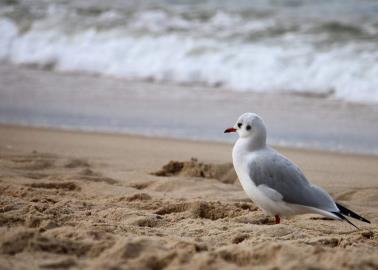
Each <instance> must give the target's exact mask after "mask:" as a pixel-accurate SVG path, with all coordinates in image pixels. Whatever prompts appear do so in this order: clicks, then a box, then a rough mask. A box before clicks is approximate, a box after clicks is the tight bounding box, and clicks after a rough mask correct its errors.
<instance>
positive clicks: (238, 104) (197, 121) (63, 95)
mask: <svg viewBox="0 0 378 270" xmlns="http://www.w3.org/2000/svg"><path fill="white" fill-rule="evenodd" d="M0 85H1V86H0V123H20V124H25V125H28V126H44V127H56V128H60V127H67V128H70V129H85V130H95V131H105V132H106V131H109V132H110V133H113V132H116V133H132V134H144V135H148V136H151V137H156V136H158V137H169V138H180V139H191V140H203V141H213V140H216V141H225V142H232V140H233V139H232V138H231V137H229V136H224V134H223V130H224V129H225V127H227V126H230V125H232V124H233V123H234V121H235V120H236V119H237V117H238V116H239V115H240V114H241V113H244V112H247V111H253V112H256V113H258V114H259V115H261V116H262V117H263V119H264V121H265V122H266V125H267V127H268V143H270V144H273V145H283V146H289V147H296V148H297V147H299V148H309V149H325V150H327V149H329V150H332V151H337V152H351V153H354V152H357V153H366V154H375V155H377V154H378V144H377V143H378V142H377V138H378V125H374V124H372V123H378V106H371V105H362V104H348V103H344V102H338V101H334V100H328V99H315V98H305V97H300V96H295V95H274V94H262V93H252V92H240V93H236V92H233V91H226V90H222V89H211V88H206V87H202V86H180V85H172V84H160V83H158V84H156V83H151V82H150V83H148V82H138V81H125V80H119V79H114V78H106V77H96V76H88V75H84V74H79V75H78V74H60V73H54V72H51V71H44V70H33V69H28V68H25V67H19V66H17V67H16V66H7V65H0ZM25 97H28V98H27V99H25ZM173 111H174V112H176V113H175V114H172V112H173Z"/></svg>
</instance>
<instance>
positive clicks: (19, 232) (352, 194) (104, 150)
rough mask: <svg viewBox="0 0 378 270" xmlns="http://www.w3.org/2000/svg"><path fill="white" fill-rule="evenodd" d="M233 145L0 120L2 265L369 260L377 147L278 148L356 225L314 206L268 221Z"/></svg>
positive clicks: (214, 265)
mask: <svg viewBox="0 0 378 270" xmlns="http://www.w3.org/2000/svg"><path fill="white" fill-rule="evenodd" d="M231 149H232V145H231V144H222V143H209V142H193V141H184V140H173V139H155V138H144V137H138V136H128V135H112V134H100V133H84V132H70V131H59V130H50V129H34V128H25V127H14V126H0V168H1V169H0V194H1V196H0V226H1V227H0V269H251V268H253V269H377V268H378V256H377V254H378V252H377V251H378V240H377V235H378V226H377V225H376V224H377V222H378V210H377V209H378V180H377V179H378V166H377V164H378V157H376V156H367V155H352V154H348V155H347V154H337V153H329V152H321V151H309V150H298V149H287V148H280V151H282V152H283V153H284V154H285V155H287V156H288V157H289V158H290V159H292V160H293V161H295V162H296V163H297V164H298V165H299V166H300V167H301V168H302V170H303V171H304V172H305V174H306V175H307V176H308V178H309V179H310V180H311V181H312V182H314V183H316V184H319V185H321V186H322V187H323V188H325V189H326V190H327V191H329V192H330V194H331V195H332V196H333V197H334V198H335V199H336V200H337V201H339V202H340V203H342V204H344V205H346V206H348V207H349V208H351V209H353V210H355V211H356V212H358V213H360V214H361V215H363V216H365V217H366V218H368V219H369V220H371V222H372V224H370V225H369V224H364V223H361V222H358V221H356V222H355V223H356V225H357V226H359V227H360V230H356V229H354V228H353V227H352V226H350V225H349V224H347V223H344V222H340V221H333V220H326V219H323V218H321V217H319V216H316V215H302V216H297V217H293V218H291V219H284V220H283V222H282V224H279V225H275V224H274V219H273V218H272V217H267V216H265V215H264V214H263V213H262V211H261V210H259V209H257V208H256V207H255V205H254V204H253V202H251V201H250V200H249V199H248V198H247V197H246V195H245V194H244V192H243V191H242V189H241V187H240V185H239V183H238V181H237V179H236V176H235V173H234V171H233V169H232V166H231V164H230V162H231ZM167 164H168V165H167Z"/></svg>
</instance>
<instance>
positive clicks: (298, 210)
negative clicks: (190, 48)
mask: <svg viewBox="0 0 378 270" xmlns="http://www.w3.org/2000/svg"><path fill="white" fill-rule="evenodd" d="M231 132H237V133H238V135H239V138H238V140H237V141H236V143H235V145H234V147H233V150H232V160H233V165H234V168H235V171H236V174H237V175H238V178H239V181H240V183H241V185H242V187H243V189H244V191H245V193H247V195H248V197H249V198H250V199H251V200H252V201H254V203H255V204H256V205H257V206H258V207H259V208H260V209H262V210H263V211H264V212H265V213H266V214H268V215H272V216H274V217H275V223H276V224H279V223H280V217H288V216H293V215H299V214H305V213H315V214H320V215H323V216H325V217H328V218H331V219H337V220H344V221H346V222H348V223H349V224H351V225H352V226H354V227H355V228H357V229H358V227H357V226H356V225H354V224H353V223H352V222H351V221H350V220H349V219H347V218H346V216H348V217H352V218H355V219H358V220H360V221H363V222H366V223H370V221H368V220H367V219H365V218H363V217H361V216H359V215H358V214H356V213H354V212H353V211H351V210H349V209H347V208H346V207H344V206H342V205H341V204H339V203H337V202H335V201H334V200H333V199H332V197H331V196H330V195H329V194H328V193H327V192H326V191H325V190H323V189H322V188H321V187H318V186H316V185H314V184H311V183H310V182H309V181H308V180H307V178H306V177H305V175H304V174H303V172H302V171H301V170H300V168H299V167H298V166H297V165H295V164H294V163H293V162H291V161H290V160H289V159H288V158H286V157H285V156H283V155H282V154H280V153H278V152H277V151H276V150H274V149H273V148H271V147H269V146H268V145H267V144H266V137H267V132H266V128H265V124H264V121H263V119H262V118H261V117H260V116H258V115H257V114H255V113H244V114H242V115H241V116H240V117H239V119H238V121H237V122H236V124H235V125H234V127H232V128H227V129H226V130H225V131H224V133H231Z"/></svg>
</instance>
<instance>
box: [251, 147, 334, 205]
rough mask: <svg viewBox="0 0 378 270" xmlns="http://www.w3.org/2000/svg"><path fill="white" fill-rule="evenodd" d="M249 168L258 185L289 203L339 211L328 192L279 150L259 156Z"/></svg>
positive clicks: (273, 196) (272, 195) (275, 197)
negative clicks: (310, 180) (310, 181)
mask: <svg viewBox="0 0 378 270" xmlns="http://www.w3.org/2000/svg"><path fill="white" fill-rule="evenodd" d="M249 168H250V172H249V176H250V178H251V179H252V181H253V182H254V183H255V185H256V186H257V187H259V188H260V189H261V188H262V190H263V191H264V192H265V193H268V196H270V197H272V198H274V199H277V197H279V199H282V200H283V201H285V202H288V203H293V204H299V205H305V206H310V207H315V208H319V209H323V210H326V211H331V212H332V211H338V209H337V207H336V205H335V203H334V201H333V199H332V198H331V196H330V195H329V194H328V193H327V192H325V191H324V190H323V189H321V188H320V187H318V186H315V185H312V184H311V183H309V182H308V181H307V179H306V177H305V176H304V174H303V173H302V171H301V170H300V169H299V168H298V167H297V166H296V165H295V164H294V163H292V162H291V161H290V160H288V159H287V158H285V157H284V156H282V155H280V154H278V153H275V152H273V153H271V154H269V155H263V156H261V157H259V158H255V159H254V160H252V162H251V163H250V166H249ZM269 189H270V192H269V191H268V190H269ZM271 189H273V190H271ZM267 191H268V192H267ZM276 192H278V193H279V194H277V193H276ZM269 193H270V194H269ZM274 193H275V194H274ZM280 195H281V196H280Z"/></svg>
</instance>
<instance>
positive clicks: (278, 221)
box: [274, 215, 281, 224]
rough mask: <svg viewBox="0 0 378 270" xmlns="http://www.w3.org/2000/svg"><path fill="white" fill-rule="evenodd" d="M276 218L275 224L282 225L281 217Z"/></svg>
mask: <svg viewBox="0 0 378 270" xmlns="http://www.w3.org/2000/svg"><path fill="white" fill-rule="evenodd" d="M274 217H275V219H276V220H275V223H276V224H280V222H281V219H280V216H279V215H275V216H274Z"/></svg>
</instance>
